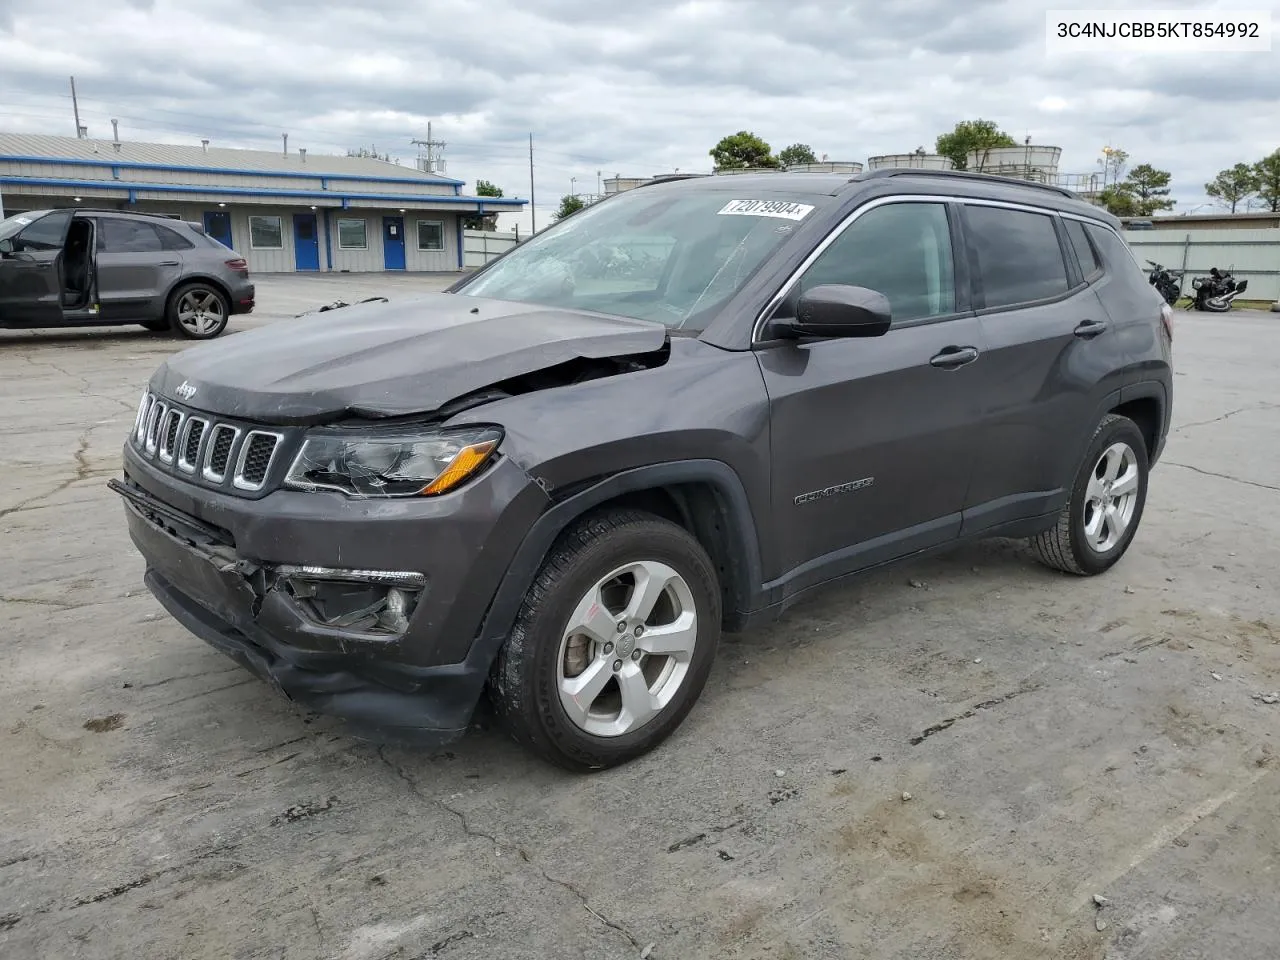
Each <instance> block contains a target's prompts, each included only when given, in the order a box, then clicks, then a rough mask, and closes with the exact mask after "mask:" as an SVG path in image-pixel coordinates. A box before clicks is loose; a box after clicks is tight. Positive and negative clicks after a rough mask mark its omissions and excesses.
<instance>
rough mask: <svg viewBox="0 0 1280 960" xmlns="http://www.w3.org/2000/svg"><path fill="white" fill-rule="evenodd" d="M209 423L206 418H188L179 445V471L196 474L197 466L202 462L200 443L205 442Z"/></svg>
mask: <svg viewBox="0 0 1280 960" xmlns="http://www.w3.org/2000/svg"><path fill="white" fill-rule="evenodd" d="M208 426H209V421H208V420H206V419H204V417H188V418H187V426H186V428H185V429H184V430H183V432H182V438H181V440H180V441H179V443H178V469H179V470H181V471H182V472H183V473H195V472H196V464H198V463H199V462H200V442H201V441H202V440H204V432H205V430H206V429H207V428H208Z"/></svg>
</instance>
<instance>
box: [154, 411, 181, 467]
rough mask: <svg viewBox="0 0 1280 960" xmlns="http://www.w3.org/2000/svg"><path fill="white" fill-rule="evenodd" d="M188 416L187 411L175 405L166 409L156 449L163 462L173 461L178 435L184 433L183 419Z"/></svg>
mask: <svg viewBox="0 0 1280 960" xmlns="http://www.w3.org/2000/svg"><path fill="white" fill-rule="evenodd" d="M186 417H187V415H186V414H185V413H183V412H182V411H181V410H178V409H176V408H174V407H170V408H169V409H168V410H167V411H165V415H164V419H163V421H162V423H161V426H160V430H159V431H158V433H159V441H158V443H157V445H156V451H157V454H158V455H159V457H160V462H161V463H173V456H174V452H175V450H176V449H177V445H178V436H179V434H181V433H182V421H183V420H185V419H186Z"/></svg>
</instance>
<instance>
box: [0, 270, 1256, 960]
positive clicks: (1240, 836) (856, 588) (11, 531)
mask: <svg viewBox="0 0 1280 960" xmlns="http://www.w3.org/2000/svg"><path fill="white" fill-rule="evenodd" d="M258 282H259V284H260V287H259V290H260V293H259V302H260V303H261V304H262V312H261V313H259V314H255V315H254V316H253V317H252V318H235V319H234V320H233V323H232V330H233V331H235V330H241V329H245V328H247V327H250V326H254V325H257V324H260V323H264V322H271V321H272V320H273V319H275V318H278V317H281V316H288V315H292V314H293V313H295V312H298V311H299V310H302V309H304V308H307V307H312V306H318V305H319V304H321V303H325V302H330V301H332V300H334V299H336V298H338V297H340V296H341V297H342V298H343V299H347V300H351V299H352V298H353V297H358V296H368V295H373V294H377V293H383V292H385V293H388V294H389V295H391V296H396V295H398V294H403V293H407V292H408V291H411V290H418V289H425V288H435V287H439V286H441V285H442V283H443V281H441V280H438V279H435V278H423V277H413V276H405V277H382V276H351V277H342V278H328V277H326V278H295V277H270V276H267V277H259V278H258ZM229 335H234V333H232V334H229ZM181 346H182V344H181V343H180V342H177V341H174V340H170V339H168V338H165V337H160V336H155V335H152V334H149V333H147V332H146V331H143V330H141V329H140V328H138V329H135V330H129V329H125V328H119V329H110V330H99V331H55V332H49V331H41V332H21V333H11V332H0V404H3V411H4V417H3V418H2V419H0V436H2V439H3V447H2V448H0V449H2V451H3V452H2V453H0V462H2V463H3V465H4V467H5V469H6V475H7V478H8V481H9V482H8V483H7V484H5V486H4V489H3V490H2V491H0V538H2V542H3V550H0V622H2V625H3V636H4V638H5V643H4V644H3V646H0V736H3V738H4V746H3V751H2V752H0V757H2V758H3V759H2V760H0V763H2V764H3V769H2V771H0V773H2V775H0V824H3V829H2V830H0V956H5V957H14V958H19V957H21V958H24V960H25V958H57V960H65V958H73V957H74V958H104V960H105V958H119V957H139V958H143V957H145V958H151V957H182V958H199V960H203V958H209V960H213V958H218V960H223V958H229V957H235V958H245V960H247V958H277V960H293V958H299V960H301V958H308V960H309V958H326V960H328V958H332V960H392V958H395V960H418V958H434V957H441V958H445V960H481V958H484V960H492V958H516V960H523V958H530V960H533V958H546V957H557V958H583V960H614V958H636V957H639V956H641V954H642V953H644V951H645V950H646V949H648V948H650V947H652V949H651V952H650V954H649V955H650V956H651V957H653V958H655V960H664V958H681V960H687V958H695V957H707V958H716V960H766V958H768V960H790V958H843V957H865V958H875V960H881V958H885V960H889V958H892V960H942V958H960V957H963V958H966V960H969V958H978V960H987V958H990V960H1008V958H1011V957H1017V958H1019V960H1023V958H1046V960H1047V958H1054V960H1061V958H1067V960H1157V958H1158V960H1191V958H1201V957H1227V956H1230V957H1232V958H1233V960H1253V958H1258V960H1262V958H1271V957H1274V956H1275V955H1276V954H1277V952H1278V951H1280V933H1277V931H1276V927H1275V923H1274V909H1275V908H1274V905H1275V903H1277V902H1280V870H1278V869H1277V868H1276V865H1277V863H1280V821H1278V820H1277V818H1276V816H1275V796H1276V793H1277V789H1278V788H1280V760H1278V759H1277V757H1276V750H1277V747H1280V744H1277V742H1276V735H1277V731H1278V730H1280V705H1274V704H1267V703H1265V702H1264V701H1262V700H1260V699H1258V698H1257V697H1258V695H1259V694H1269V693H1272V692H1275V691H1277V690H1278V689H1280V573H1278V571H1280V509H1277V508H1278V507H1280V382H1278V381H1277V380H1276V378H1275V362H1274V359H1273V358H1274V357H1275V356H1276V355H1277V354H1278V353H1280V319H1277V318H1276V317H1275V316H1274V315H1269V314H1266V313H1251V312H1247V311H1238V312H1235V313H1232V314H1229V315H1227V316H1225V317H1218V316H1199V315H1194V314H1189V313H1186V312H1185V311H1179V312H1178V314H1177V326H1176V338H1175V358H1176V364H1177V376H1176V380H1175V382H1176V389H1177V391H1178V393H1177V397H1176V405H1175V411H1174V426H1175V432H1174V434H1173V436H1172V437H1171V439H1170V441H1169V446H1168V448H1167V451H1166V453H1165V457H1164V459H1163V460H1162V462H1161V463H1160V464H1159V465H1158V466H1157V469H1156V470H1155V472H1154V474H1153V477H1152V482H1151V491H1150V499H1149V501H1148V505H1147V509H1146V513H1145V516H1144V518H1143V521H1142V528H1141V530H1140V531H1139V534H1138V538H1137V540H1136V542H1135V544H1134V547H1133V549H1132V550H1131V551H1130V553H1129V555H1128V556H1127V557H1126V558H1125V560H1124V561H1122V562H1121V564H1120V565H1119V566H1118V567H1117V568H1115V569H1114V570H1113V571H1112V572H1111V573H1110V574H1108V575H1106V576H1103V577H1100V578H1096V579H1091V580H1081V579H1076V578H1071V577H1067V576H1062V575H1058V574H1054V573H1052V572H1049V571H1046V570H1044V569H1043V568H1041V567H1039V566H1038V565H1037V564H1035V563H1034V562H1033V561H1032V560H1031V559H1030V558H1029V555H1028V553H1027V552H1026V550H1025V549H1024V548H1023V547H1022V546H1021V545H1019V544H1017V543H1010V542H1003V541H996V542H990V543H985V544H979V545H975V546H966V547H961V548H957V549H955V550H953V551H951V552H950V553H948V554H945V555H943V556H940V557H937V558H934V559H930V560H927V561H924V562H919V563H914V564H910V565H904V566H900V567H897V568H896V569H893V570H888V571H884V572H882V573H879V574H876V575H874V576H871V577H868V578H866V579H863V580H861V581H860V582H857V583H854V584H851V585H848V586H845V587H840V588H835V589H832V590H829V591H827V592H826V593H824V594H822V595H820V596H816V597H814V598H813V599H811V600H808V601H806V602H805V603H803V604H802V605H800V606H798V607H797V608H795V609H794V610H792V611H790V612H789V613H788V615H787V616H786V617H785V619H784V620H783V621H782V622H781V623H780V624H778V625H777V626H775V627H773V628H771V629H769V630H762V631H757V632H754V633H751V634H747V635H743V636H736V637H726V638H725V642H724V644H723V646H722V648H721V653H720V656H719V659H718V661H717V665H716V668H715V671H714V672H713V674H712V677H711V680H710V682H709V683H708V686H707V691H706V693H705V695H704V697H703V699H702V701H701V702H700V704H699V705H698V706H697V707H696V708H695V709H694V711H693V713H692V714H691V715H690V716H689V719H688V720H687V721H686V723H685V725H684V726H683V728H682V729H681V730H680V731H679V732H678V733H677V734H676V735H675V736H674V737H673V738H672V739H671V740H670V741H669V742H668V743H667V744H666V745H664V746H663V747H662V748H660V749H659V750H658V751H656V752H655V753H653V754H651V755H650V756H648V757H646V758H644V759H642V760H640V761H638V762H636V763H633V764H631V765H630V766H628V767H625V768H623V769H619V770H614V771H609V772H607V773H603V774H596V775H592V776H585V777H583V776H570V775H567V774H564V773H561V772H559V771H556V770H553V769H551V768H549V767H546V766H544V765H542V764H540V763H538V762H537V761H534V760H532V759H530V758H529V757H528V756H526V755H525V754H523V753H522V752H521V751H520V750H519V749H518V748H517V747H516V746H514V745H513V744H511V743H509V742H508V741H507V739H506V738H505V737H504V736H503V735H502V734H501V733H499V732H497V731H495V730H493V729H491V724H490V722H489V720H488V718H487V715H486V714H483V713H482V714H481V715H480V717H479V718H478V723H477V729H476V730H475V731H474V732H473V733H471V734H469V735H468V736H467V737H466V738H465V739H464V740H462V741H461V742H460V743H458V744H455V745H454V746H452V747H451V748H450V749H449V750H447V751H442V752H438V753H427V752H423V751H420V750H415V749H411V748H404V747H398V746H393V745H377V744H371V743H365V742H361V741H358V740H355V739H352V738H351V737H349V736H348V735H347V733H346V732H345V730H344V729H343V728H342V727H341V726H340V725H338V724H337V723H335V722H333V721H330V720H327V719H325V718H319V717H315V716H312V715H308V714H303V713H300V712H298V711H296V710H295V709H294V708H293V707H292V706H291V705H289V704H288V703H287V702H284V701H282V700H281V699H280V698H279V697H277V696H276V695H274V694H273V693H272V692H271V691H270V689H269V688H268V687H267V686H266V685H265V684H263V683H261V682H259V681H257V680H255V679H253V678H252V677H250V676H249V675H248V674H247V673H245V672H243V671H241V670H240V668H238V667H236V666H235V665H234V664H233V663H232V662H231V661H229V660H227V659H226V658H224V657H222V656H221V655H219V654H218V653H216V652H215V651H213V650H212V649H211V648H209V647H207V646H206V645H205V644H203V643H201V642H200V641H199V640H197V639H196V638H194V637H192V636H190V635H189V634H187V633H186V632H185V631H184V630H183V629H182V628H180V627H179V626H177V624H175V623H174V622H173V621H172V620H171V619H169V618H168V616H167V615H165V614H164V613H163V611H162V610H161V608H160V606H159V605H158V604H157V603H156V602H155V601H154V600H153V599H152V598H151V596H150V595H149V594H148V593H147V592H146V590H145V589H144V588H143V586H142V583H141V576H142V564H141V561H140V559H139V558H138V556H137V554H136V553H135V551H134V550H133V548H132V545H131V544H130V543H129V541H128V537H127V534H126V532H125V527H124V521H123V516H122V509H121V507H120V505H119V503H118V502H117V499H116V497H115V496H114V495H113V494H111V493H110V491H108V490H107V489H106V486H105V481H106V479H107V478H108V477H109V476H112V475H114V474H115V473H116V471H117V470H118V467H119V449H120V445H121V443H122V442H123V437H124V435H125V433H126V431H127V430H128V427H129V424H130V423H131V422H132V417H133V410H134V403H135V401H136V398H137V395H138V393H139V391H140V389H141V387H142V385H143V383H144V381H145V380H146V378H147V376H149V374H150V372H151V371H152V370H153V369H154V367H155V365H156V364H157V363H158V362H159V361H160V359H161V358H162V357H163V356H165V355H166V354H168V353H169V352H172V351H173V350H176V349H178V348H180V347H181ZM1218 677H1221V679H1217V678H1218ZM904 794H909V795H910V796H911V799H910V800H904V799H903V796H904ZM937 814H942V816H937ZM1094 894H1099V895H1101V896H1103V897H1105V898H1106V903H1105V904H1103V905H1098V904H1097V903H1095V901H1094V899H1093V896H1094ZM1099 927H1102V929H1098V928H1099Z"/></svg>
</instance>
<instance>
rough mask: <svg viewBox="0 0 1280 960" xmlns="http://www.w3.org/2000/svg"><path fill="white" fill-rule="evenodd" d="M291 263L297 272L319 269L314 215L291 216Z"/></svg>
mask: <svg viewBox="0 0 1280 960" xmlns="http://www.w3.org/2000/svg"><path fill="white" fill-rule="evenodd" d="M293 263H294V267H295V268H296V269H298V270H319V269H320V235H319V234H318V233H316V215H315V214H314V213H295V214H294V215H293Z"/></svg>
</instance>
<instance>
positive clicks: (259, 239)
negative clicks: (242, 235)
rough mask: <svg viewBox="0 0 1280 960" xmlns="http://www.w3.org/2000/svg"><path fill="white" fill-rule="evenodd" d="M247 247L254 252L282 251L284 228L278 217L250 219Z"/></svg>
mask: <svg viewBox="0 0 1280 960" xmlns="http://www.w3.org/2000/svg"><path fill="white" fill-rule="evenodd" d="M249 246H251V247H252V248H253V249H254V250H283V249H284V227H283V226H282V223H281V220H280V218H279V217H250V218H249Z"/></svg>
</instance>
